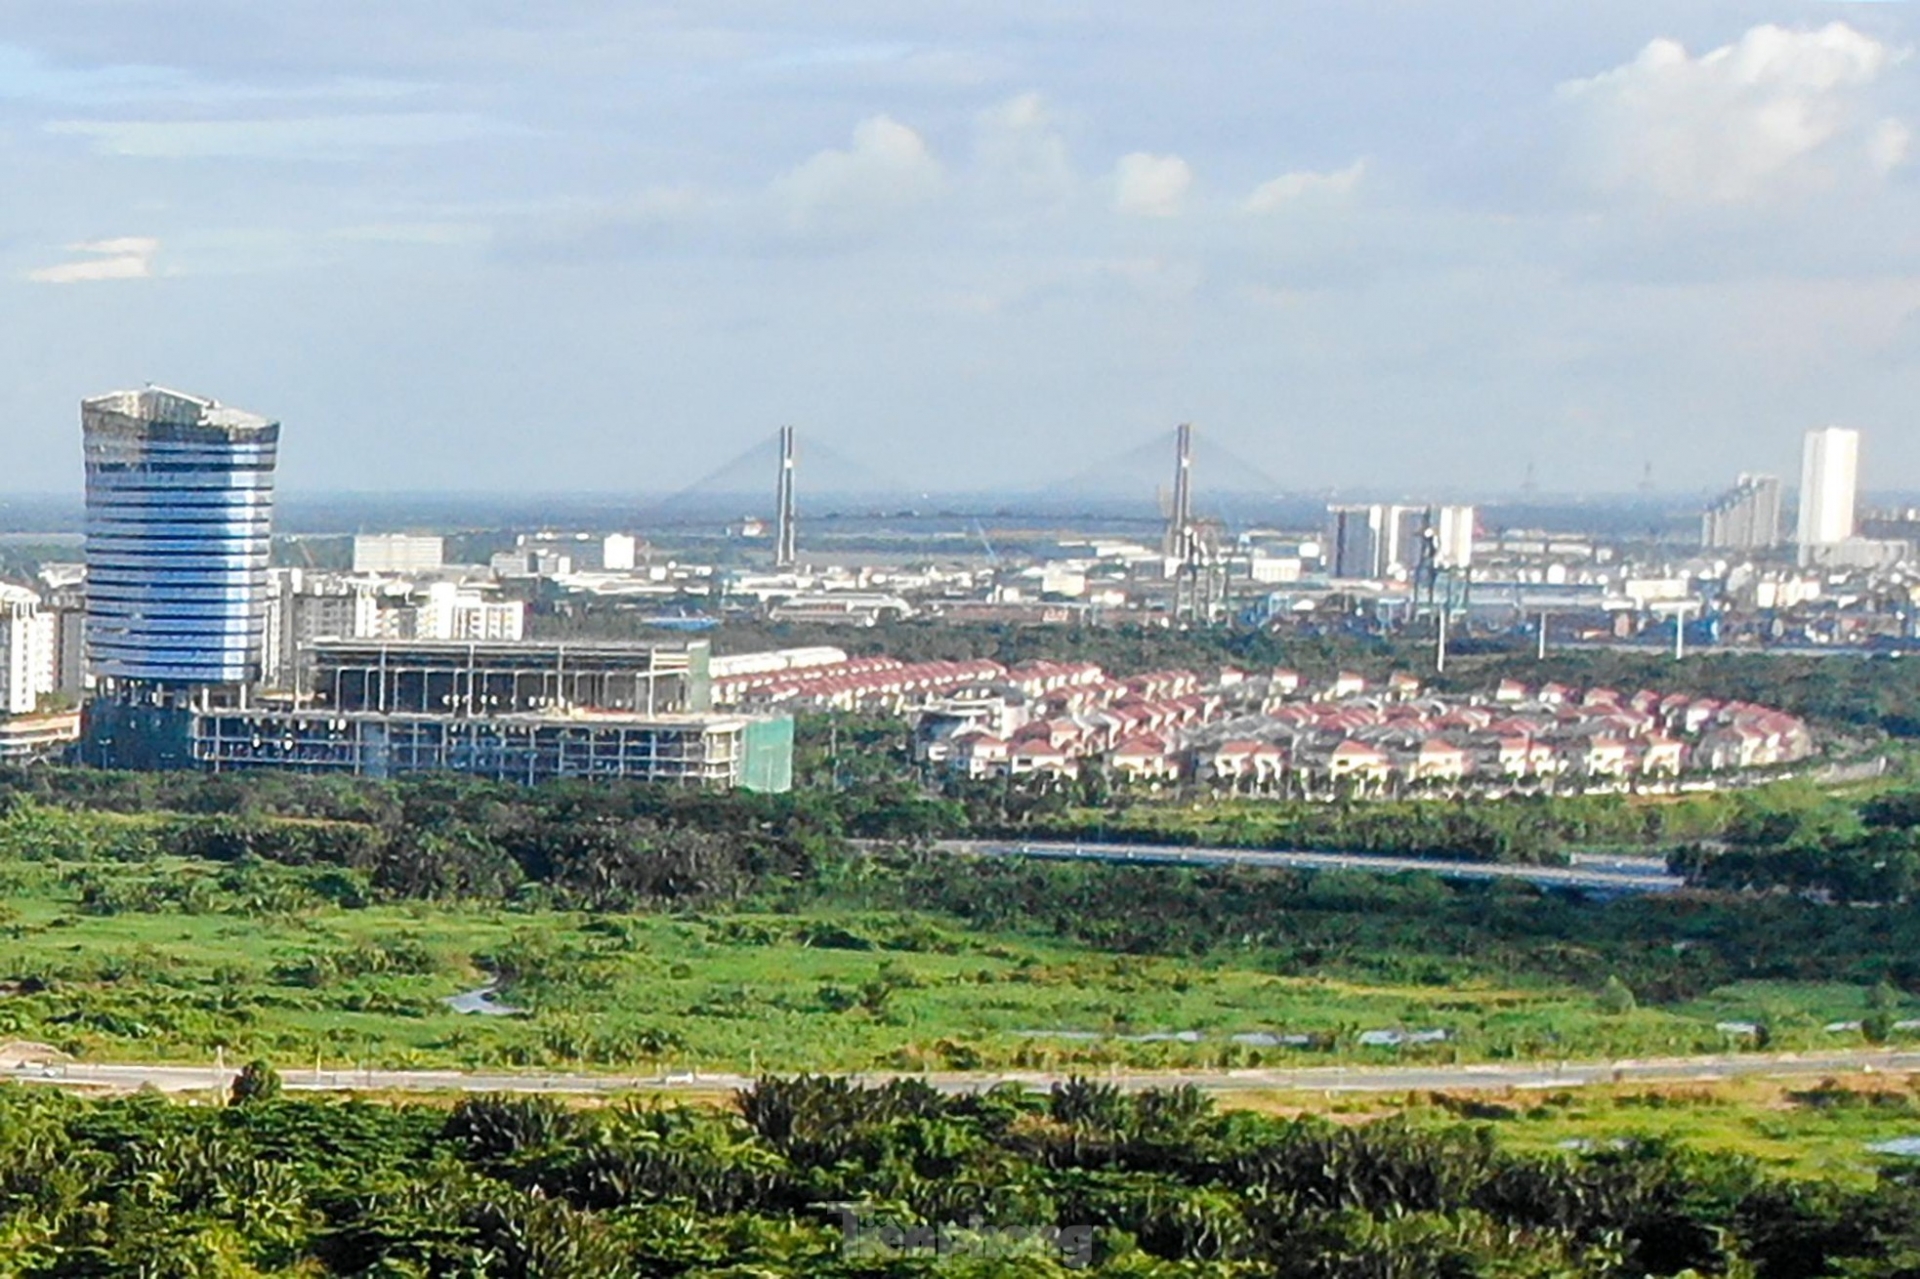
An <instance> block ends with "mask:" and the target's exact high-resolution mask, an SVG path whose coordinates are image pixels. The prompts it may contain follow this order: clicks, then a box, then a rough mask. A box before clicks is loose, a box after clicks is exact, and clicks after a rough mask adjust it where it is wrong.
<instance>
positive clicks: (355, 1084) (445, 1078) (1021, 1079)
mask: <svg viewBox="0 0 1920 1279" xmlns="http://www.w3.org/2000/svg"><path fill="white" fill-rule="evenodd" d="M1860 1072H1881V1073H1889V1074H1903V1073H1911V1072H1920V1052H1897V1051H1891V1050H1882V1051H1871V1052H1869V1051H1846V1052H1820V1053H1738V1054H1728V1055H1724V1056H1713V1057H1666V1058H1641V1059H1633V1060H1620V1061H1572V1062H1529V1063H1523V1064H1501V1063H1485V1064H1479V1065H1465V1066H1444V1065H1441V1066H1365V1067H1361V1066H1310V1067H1303V1068H1301V1069H1297V1070H1286V1069H1279V1070H1265V1069H1262V1070H1208V1071H1192V1072H1180V1071H1152V1072H1128V1073H1124V1074H1116V1075H1113V1076H1110V1078H1111V1079H1112V1081H1113V1082H1114V1083H1116V1084H1119V1085H1120V1086H1122V1087H1125V1088H1131V1089H1138V1088H1151V1087H1170V1086H1173V1085H1177V1084H1194V1085H1196V1086H1198V1087H1201V1088H1204V1089H1207V1090H1208V1091H1210V1092H1251V1091H1274V1090H1278V1091H1308V1092H1409V1091H1416V1090H1424V1089H1448V1090H1481V1091H1486V1090H1504V1089H1509V1088H1522V1089H1534V1088H1582V1087H1589V1086H1592V1085H1595V1084H1609V1083H1683V1082H1715V1081H1723V1080H1730V1079H1742V1078H1781V1079H1786V1078H1818V1077H1821V1076H1826V1075H1839V1074H1854V1073H1860ZM234 1074H235V1072H234V1070H233V1069H232V1068H230V1067H229V1068H220V1067H215V1066H165V1065H155V1066H142V1065H124V1064H98V1065H96V1064H91V1063H85V1064H83V1063H69V1064H67V1065H64V1066H53V1067H45V1068H36V1067H22V1068H16V1069H12V1070H6V1071H0V1078H8V1079H14V1080H18V1081H20V1082H24V1083H38V1084H46V1085H52V1086H56V1087H67V1088H100V1089H109V1090H114V1091H132V1090H135V1089H138V1088H143V1087H152V1088H157V1089H160V1090H161V1091H162V1092H209V1091H213V1090H215V1089H225V1088H226V1087H227V1085H228V1084H230V1083H231V1082H232V1080H233V1076H234ZM857 1077H858V1078H860V1079H862V1080H864V1081H866V1082H869V1083H878V1082H882V1081H884V1080H887V1079H894V1078H915V1079H924V1080H925V1081H927V1082H928V1083H930V1084H932V1085H933V1086H935V1087H936V1088H939V1089H941V1090H942V1091H944V1092H977V1091H980V1090H982V1089H985V1088H991V1087H993V1086H994V1085H996V1084H1003V1083H1015V1084H1021V1085H1023V1086H1026V1087H1029V1088H1041V1089H1044V1088H1047V1087H1050V1086H1052V1085H1053V1084H1055V1083H1058V1082H1060V1081H1062V1080H1063V1079H1065V1078H1066V1076H1065V1075H1059V1074H1050V1073H1045V1072H1038V1071H972V1072H962V1071H951V1072H934V1073H932V1074H916V1075H907V1074H891V1073H880V1074H864V1075H860V1076H857ZM281 1080H282V1082H283V1083H284V1084H285V1086H286V1087H287V1089H288V1090H289V1091H292V1092H393V1093H435V1092H441V1093H444V1092H470V1093H471V1092H522V1093H526V1092H539V1093H565V1094H578V1095H591V1094H604V1093H619V1092H629V1091H634V1090H647V1091H665V1092H712V1091H726V1090H730V1089H734V1088H744V1087H746V1086H748V1085H749V1084H750V1083H751V1082H752V1081H751V1080H750V1079H749V1078H748V1077H747V1076H745V1075H734V1074H720V1075H709V1074H669V1075H645V1076H642V1075H588V1074H547V1075H537V1074H512V1073H505V1072H498V1073H473V1074H469V1073H464V1072H460V1071H451V1070H368V1071H362V1070H353V1071H345V1070H343V1071H320V1072H315V1071H311V1070H288V1071H283V1072H282V1073H281Z"/></svg>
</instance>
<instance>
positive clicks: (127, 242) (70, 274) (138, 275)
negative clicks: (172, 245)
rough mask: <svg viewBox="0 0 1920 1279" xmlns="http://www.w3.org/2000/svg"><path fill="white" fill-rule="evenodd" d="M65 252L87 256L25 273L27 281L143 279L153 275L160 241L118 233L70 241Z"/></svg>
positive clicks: (81, 281)
mask: <svg viewBox="0 0 1920 1279" xmlns="http://www.w3.org/2000/svg"><path fill="white" fill-rule="evenodd" d="M67 251H68V252H70V253H82V254H87V255H89V256H86V257H83V258H81V259H80V260H79V261H77V262H63V263H61V264H60V265H59V266H47V267H41V268H40V269H39V270H37V271H29V272H27V278H28V279H29V280H34V281H37V282H38V283H41V284H81V283H85V282H87V281H90V280H144V279H146V278H147V277H148V276H150V275H152V274H153V255H154V254H156V253H158V252H159V251H160V241H158V240H154V239H149V238H147V237H145V236H120V237H118V238H115V239H111V240H88V241H83V242H81V243H79V244H69V245H68V246H67Z"/></svg>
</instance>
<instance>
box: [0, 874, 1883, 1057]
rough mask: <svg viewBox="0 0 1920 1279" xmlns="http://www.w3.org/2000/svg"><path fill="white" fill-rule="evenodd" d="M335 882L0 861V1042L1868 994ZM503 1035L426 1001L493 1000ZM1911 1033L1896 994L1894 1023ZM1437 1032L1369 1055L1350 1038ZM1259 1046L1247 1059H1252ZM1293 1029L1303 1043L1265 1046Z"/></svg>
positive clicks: (620, 1032)
mask: <svg viewBox="0 0 1920 1279" xmlns="http://www.w3.org/2000/svg"><path fill="white" fill-rule="evenodd" d="M332 874H334V872H331V871H328V870H325V869H322V868H288V867H278V866H271V865H263V864H258V863H244V862H243V863H202V862H191V861H184V860H180V859H164V860H161V861H156V862H143V863H138V864H128V865H122V864H116V863H110V862H91V863H79V864H76V863H70V862H69V863H53V862H13V863H10V864H7V865H5V866H0V900H4V901H5V903H6V904H5V906H4V907H0V1036H4V1037H13V1038H21V1039H32V1040H39V1041H45V1042H48V1043H51V1044H53V1045H55V1046H57V1047H59V1048H61V1049H63V1050H65V1051H68V1052H71V1053H74V1054H76V1055H79V1056H82V1057H86V1058H92V1059H126V1060H134V1059H140V1060H200V1059H205V1058H207V1057H209V1056H211V1055H212V1054H213V1053H214V1052H215V1051H216V1050H224V1051H225V1052H226V1053H227V1054H228V1056H229V1057H230V1058H231V1057H236V1056H254V1055H259V1056H265V1057H267V1058H269V1059H271V1060H274V1061H276V1062H278V1063H280V1064H283V1065H289V1066H301V1065H311V1064H313V1063H314V1062H315V1061H316V1060H318V1061H320V1062H322V1063H333V1064H335V1065H339V1064H343V1063H349V1062H352V1063H365V1064H371V1065H379V1066H423V1065H446V1066H462V1067H480V1066H525V1067H558V1066H570V1067H591V1068H603V1069H617V1070H637V1071H647V1070H653V1069H684V1068H687V1067H698V1068H712V1069H722V1068H727V1069H736V1070H750V1069H754V1068H760V1069H770V1070H780V1071H792V1070H855V1069H863V1068H870V1067H894V1068H904V1069H915V1068H922V1067H925V1068H954V1069H965V1068H974V1067H1002V1066H1022V1067H1044V1068H1060V1069H1073V1068H1103V1067H1106V1066H1109V1065H1119V1066H1139V1067H1147V1066H1195V1067H1199V1066H1211V1067H1223V1066H1224V1067H1232V1066H1254V1065H1263V1064H1264V1065H1280V1064H1287V1063H1297V1064H1313V1063H1315V1062H1319V1061H1327V1060H1339V1061H1352V1062H1373V1063H1387V1062H1391V1061H1396V1060H1428V1061H1433V1060H1439V1061H1453V1060H1487V1059H1494V1060H1499V1059H1515V1058H1566V1057H1605V1056H1629V1055H1634V1056H1638V1055H1651V1054H1680V1053H1699V1052H1718V1051H1727V1050H1730V1049H1736V1048H1741V1047H1747V1046H1754V1045H1752V1044H1751V1043H1750V1041H1748V1040H1747V1039H1745V1038H1744V1037H1743V1036H1741V1035H1738V1034H1733V1033H1729V1032H1727V1031H1725V1030H1722V1029H1719V1028H1718V1024H1719V1023H1723V1022H1758V1023H1762V1024H1765V1025H1766V1026H1767V1027H1768V1029H1769V1031H1770V1035H1771V1044H1770V1046H1771V1047H1773V1048H1775V1049H1792V1048H1814V1047H1843V1046H1848V1045H1852V1044H1858V1043H1859V1042H1860V1036H1859V1034H1858V1033H1857V1032H1842V1033H1838V1034H1835V1033H1830V1032H1828V1031H1826V1030H1825V1029H1824V1027H1825V1026H1826V1025H1827V1024H1828V1023H1830V1022H1836V1021H1849V1020H1858V1019H1859V1018H1860V1017H1861V1016H1862V1015H1863V1013H1864V1011H1865V1008H1866V1004H1865V992H1864V991H1863V990H1862V989H1860V988H1857V987H1852V986H1823V985H1814V984H1806V985H1783V984H1766V985H1762V984H1748V985H1740V986H1732V987H1726V988H1722V989H1719V990H1716V991H1713V992H1712V993H1711V994H1709V995H1708V996H1706V997H1704V998H1701V999H1698V1000H1695V1001H1692V1002H1690V1003H1687V1004H1683V1005H1676V1006H1672V1007H1667V1008H1646V1007H1643V1008H1639V1009H1636V1010H1633V1011H1628V1012H1619V1011H1614V1012H1608V1011H1603V1009H1602V1008H1601V1007H1600V1003H1601V1000H1600V999H1598V998H1597V997H1596V995H1595V994H1594V992H1593V991H1592V990H1590V989H1581V988H1575V987H1571V986H1567V985H1560V984H1555V983H1552V982H1549V981H1545V980H1542V981H1541V982H1539V983H1538V984H1527V983H1524V982H1516V981H1513V980H1500V979H1498V978H1497V977H1496V976H1495V975H1494V974H1493V973H1491V972H1485V973H1480V974H1478V975H1476V969H1475V967H1474V964H1473V963H1472V962H1471V960H1470V959H1463V960H1462V961H1461V962H1459V963H1456V964H1451V965H1448V966H1446V967H1445V968H1436V969H1435V970H1434V971H1433V972H1431V973H1428V974H1425V975H1424V976H1418V977H1415V978H1412V979H1409V980H1408V981H1407V982H1406V983H1404V984H1394V983H1386V982H1379V981H1372V980H1368V979H1366V978H1365V977H1364V976H1355V975H1352V974H1349V975H1348V976H1347V978H1346V979H1341V978H1339V977H1335V976H1330V975H1326V974H1324V973H1323V974H1311V975H1280V974H1276V973H1271V972H1265V971H1262V970H1261V969H1260V968H1259V967H1258V966H1257V964H1258V962H1259V960H1258V958H1257V956H1254V955H1251V954H1231V953H1229V954H1231V957H1226V958H1206V959H1189V958H1178V957H1167V956H1135V955H1116V954H1111V953H1106V952H1103V951H1100V950H1095V949H1092V948H1088V947H1082V946H1078V945H1075V944H1073V943H1070V942H1065V941H1061V940H1057V939H1054V938H1042V937H1035V936H1026V935H1020V934H1014V933H978V932H969V931H967V930H966V928H965V926H964V925H962V924H961V923H959V922H957V921H955V920H952V919H948V918H943V917H940V916H936V915H931V914H923V913H913V912H858V911H826V910H820V911H815V912H800V913H789V914H779V913H764V912H762V913H709V914H681V915H619V914H596V915H587V914H578V913H569V912H562V911H556V910H552V909H547V908H542V907H540V906H537V905H532V904H528V905H525V906H491V907H489V906H470V907H463V906H446V905H428V904H424V903H409V904H380V905H362V904H357V903H349V904H341V903H340V902H339V901H338V900H333V899H332V898H330V896H329V893H330V892H332V897H333V898H337V897H338V896H339V894H338V892H334V891H333V887H334V886H332V885H330V884H329V883H328V876H329V875H332ZM496 981H497V983H498V986H499V991H498V998H499V999H500V1000H501V1001H503V1002H504V1003H505V1004H508V1005H511V1006H512V1007H514V1008H517V1009H519V1010H520V1011H519V1012H518V1013H517V1014H515V1015H510V1016H483V1015H477V1014H460V1013H455V1012H453V1011H452V1010H450V1009H449V1008H448V1007H447V1006H446V1005H445V1004H444V1002H443V1000H444V999H445V998H446V997H448V996H451V995H455V994H457V993H459V992H462V991H467V990H470V989H473V988H476V987H479V986H482V985H486V984H489V983H493V982H496ZM1895 1011H1896V1013H1897V1014H1898V1015H1900V1016H1903V1017H1914V1016H1920V1006H1916V1005H1915V1004H1914V1003H1913V1002H1912V1001H1909V1002H1908V1003H1907V1004H1904V1005H1902V1006H1901V1007H1900V1008H1898V1009H1896V1010H1895ZM1382 1030H1404V1031H1432V1030H1444V1031H1446V1032H1447V1038H1446V1040H1445V1041H1444V1042H1438V1043H1429V1044H1421V1045H1406V1046H1401V1047H1391V1046H1370V1045H1368V1044H1366V1043H1364V1042H1363V1038H1362V1037H1363V1036H1364V1035H1365V1033H1366V1032H1370V1031H1382ZM1262 1037H1265V1038H1262ZM1286 1037H1307V1038H1309V1039H1310V1040H1311V1043H1310V1044H1308V1045H1297V1044H1281V1043H1276V1042H1273V1041H1274V1040H1279V1039H1283V1038H1286Z"/></svg>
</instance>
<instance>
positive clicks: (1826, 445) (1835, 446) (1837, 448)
mask: <svg viewBox="0 0 1920 1279" xmlns="http://www.w3.org/2000/svg"><path fill="white" fill-rule="evenodd" d="M1859 472H1860V432H1858V431H1850V430H1848V429H1846V428H1845V427H1840V426H1823V427H1821V428H1820V429H1819V430H1816V431H1808V432H1807V442H1806V447H1805V449H1804V451H1803V452H1802V453H1801V455H1800V526H1799V536H1798V538H1797V539H1795V540H1797V541H1798V542H1799V543H1800V545H1801V546H1802V547H1809V546H1831V545H1833V544H1834V543H1836V542H1844V541H1846V540H1847V539H1848V538H1850V537H1852V536H1853V508H1854V487H1855V485H1856V483H1857V482H1858V480H1859Z"/></svg>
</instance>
